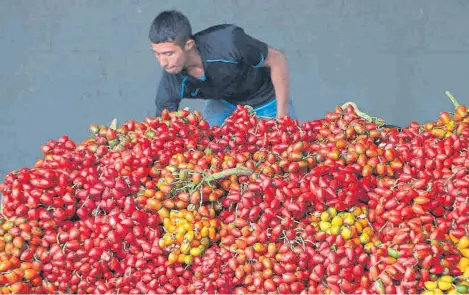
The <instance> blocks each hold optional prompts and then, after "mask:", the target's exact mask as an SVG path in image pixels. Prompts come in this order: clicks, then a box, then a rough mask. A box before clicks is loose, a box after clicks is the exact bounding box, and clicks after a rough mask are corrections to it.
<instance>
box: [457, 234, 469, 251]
mask: <svg viewBox="0 0 469 295" xmlns="http://www.w3.org/2000/svg"><path fill="white" fill-rule="evenodd" d="M468 246H469V239H468V238H467V237H466V236H464V237H462V238H461V239H460V240H459V242H458V249H466V248H467V247H468Z"/></svg>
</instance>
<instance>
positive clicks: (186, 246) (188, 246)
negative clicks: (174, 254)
mask: <svg viewBox="0 0 469 295" xmlns="http://www.w3.org/2000/svg"><path fill="white" fill-rule="evenodd" d="M180 249H181V253H183V254H189V252H190V251H191V244H190V243H189V242H188V241H187V240H185V241H183V242H182V244H181V248H180Z"/></svg>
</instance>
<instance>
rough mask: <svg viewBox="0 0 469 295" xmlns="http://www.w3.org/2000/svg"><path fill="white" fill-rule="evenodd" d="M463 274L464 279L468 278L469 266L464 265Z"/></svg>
mask: <svg viewBox="0 0 469 295" xmlns="http://www.w3.org/2000/svg"><path fill="white" fill-rule="evenodd" d="M463 276H464V277H465V278H466V279H469V267H466V269H465V270H464V273H463Z"/></svg>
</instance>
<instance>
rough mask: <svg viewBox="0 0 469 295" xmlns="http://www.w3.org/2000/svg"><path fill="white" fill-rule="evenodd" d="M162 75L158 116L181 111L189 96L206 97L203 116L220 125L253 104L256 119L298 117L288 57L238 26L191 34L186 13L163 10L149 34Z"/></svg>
mask: <svg viewBox="0 0 469 295" xmlns="http://www.w3.org/2000/svg"><path fill="white" fill-rule="evenodd" d="M149 38H150V41H151V47H152V50H153V51H154V52H155V55H156V58H157V60H158V61H159V63H160V65H161V67H162V68H163V69H164V72H163V77H162V79H161V81H160V83H159V86H158V91H157V95H156V100H155V102H156V115H157V116H160V114H161V111H162V110H163V109H168V110H169V111H171V112H173V111H177V110H178V109H179V104H180V101H181V100H182V99H184V98H198V99H206V100H207V102H206V104H205V107H204V109H203V110H202V115H203V116H204V118H205V119H206V120H207V121H208V122H209V124H210V125H212V126H214V125H221V124H223V122H224V120H225V119H226V118H227V117H229V116H230V115H231V114H232V113H233V111H234V110H235V109H236V105H249V106H251V107H253V108H254V111H255V112H256V114H257V115H259V116H263V117H271V118H281V117H284V116H290V117H291V118H294V119H296V117H295V111H294V108H293V105H292V101H291V100H290V99H289V72H288V63H287V59H286V58H285V56H284V55H283V54H282V53H281V52H280V51H278V50H276V49H274V48H272V47H271V46H269V45H267V44H265V43H264V42H261V41H259V40H257V39H255V38H253V37H251V36H249V35H248V34H246V33H245V32H244V30H243V29H242V28H240V27H237V26H235V25H217V26H213V27H210V28H208V29H206V30H203V31H201V32H198V33H196V34H194V35H192V27H191V24H190V22H189V20H188V19H187V17H186V16H184V15H183V14H182V13H180V12H178V11H175V10H171V11H163V12H161V13H160V14H159V15H158V16H157V17H156V18H155V19H154V20H153V22H152V24H151V27H150V32H149Z"/></svg>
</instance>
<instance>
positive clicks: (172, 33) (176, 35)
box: [148, 10, 192, 46]
mask: <svg viewBox="0 0 469 295" xmlns="http://www.w3.org/2000/svg"><path fill="white" fill-rule="evenodd" d="M148 36H149V38H150V41H151V42H152V43H155V44H157V43H163V42H175V43H177V44H179V45H180V46H183V45H184V44H185V43H186V41H187V40H188V39H190V38H192V27H191V24H190V22H189V20H188V19H187V17H186V16H185V15H184V14H182V13H181V12H179V11H176V10H166V11H163V12H161V13H160V14H158V15H157V16H156V17H155V19H154V20H153V22H152V24H151V27H150V33H149V34H148Z"/></svg>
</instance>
